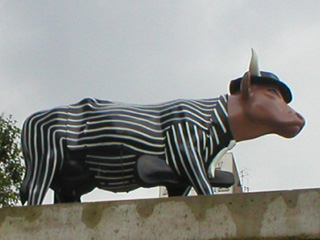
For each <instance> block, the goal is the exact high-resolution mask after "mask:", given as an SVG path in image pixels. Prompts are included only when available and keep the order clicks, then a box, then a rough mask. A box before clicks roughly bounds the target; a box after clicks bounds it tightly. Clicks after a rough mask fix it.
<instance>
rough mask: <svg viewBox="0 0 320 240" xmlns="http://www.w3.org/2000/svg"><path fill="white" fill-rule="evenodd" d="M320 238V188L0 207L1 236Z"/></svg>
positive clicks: (4, 239) (23, 239)
mask: <svg viewBox="0 0 320 240" xmlns="http://www.w3.org/2000/svg"><path fill="white" fill-rule="evenodd" d="M262 238H263V239H278V238H279V239H320V189H310V190H297V191H285V192H266V193H247V194H230V195H219V196H211V197H206V196H200V197H197V196H196V197H181V198H180V197H179V198H161V199H151V200H150V199H148V200H133V201H117V202H97V203H83V204H61V205H46V206H32V207H15V208H3V209H0V239H1V240H9V239H10V240H11V239H12V240H13V239H14V240H28V239H30V240H31V239H32V240H36V239H41V240H49V239H58V240H69V239H70V240H81V239H86V240H87V239H88V240H100V239H110V240H113V239H121V240H126V239H130V240H132V239H137V240H142V239H148V240H152V239H157V240H160V239H165V240H168V239H179V240H182V239H190V240H191V239H197V240H199V239H200V240H201V239H262Z"/></svg>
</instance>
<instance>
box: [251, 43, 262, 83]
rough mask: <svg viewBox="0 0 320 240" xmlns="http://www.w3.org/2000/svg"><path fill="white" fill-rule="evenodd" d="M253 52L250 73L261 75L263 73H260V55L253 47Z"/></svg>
mask: <svg viewBox="0 0 320 240" xmlns="http://www.w3.org/2000/svg"><path fill="white" fill-rule="evenodd" d="M251 52H252V56H251V61H250V66H249V72H250V75H251V76H256V77H260V76H261V74H260V70H259V64H258V55H257V53H256V51H255V50H254V49H253V48H251Z"/></svg>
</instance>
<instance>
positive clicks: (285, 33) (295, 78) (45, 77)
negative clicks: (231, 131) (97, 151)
mask: <svg viewBox="0 0 320 240" xmlns="http://www.w3.org/2000/svg"><path fill="white" fill-rule="evenodd" d="M319 13H320V2H319V1H317V0H314V1H313V0H306V1H302V0H301V1H292V0H291V1H287V0H282V1H261V0H255V1H236V0H233V1H224V0H221V1H211V0H210V1H209V0H208V1H204V0H197V1H178V0H176V1H173V0H172V1H167V0H163V1H156V0H144V1H142V0H137V1H130V0H127V1H121V0H117V1H106V0H104V1H102V0H91V1H83V0H67V1H65V0H61V1H54V0H49V1H42V0H41V1H40V0H24V1H16V0H10V1H9V0H8V1H6V0H0V102H1V105H0V112H4V113H5V115H9V114H12V115H13V118H14V119H16V120H17V121H18V125H19V126H21V125H22V123H23V121H24V119H25V118H27V117H28V116H29V115H31V114H32V113H34V112H36V111H39V110H43V109H48V108H52V107H55V106H59V105H66V104H70V103H75V102H78V101H79V100H81V99H82V98H84V97H87V96H91V97H96V98H101V99H106V100H114V101H121V102H130V103H139V104H152V103H159V102H163V101H168V100H173V99H177V98H191V99H199V98H212V97H216V96H219V95H220V94H224V93H228V85H229V82H230V80H232V79H234V78H237V77H239V76H242V75H243V73H244V72H245V71H247V67H248V64H249V60H250V55H251V51H250V49H251V48H252V47H253V48H255V49H256V51H257V52H258V55H259V60H260V68H261V70H266V71H271V72H274V73H276V74H277V75H278V76H279V77H280V78H281V79H282V80H283V81H284V82H286V83H287V84H288V85H289V86H290V88H291V89H292V91H293V94H294V100H293V102H292V103H291V104H290V105H291V106H292V107H293V108H294V109H296V110H297V111H299V112H300V113H301V114H302V115H303V116H304V117H305V118H306V120H307V124H306V127H305V128H304V130H303V131H302V132H301V134H300V135H298V136H297V137H296V138H293V139H285V138H281V137H279V136H276V135H269V136H263V137H261V138H259V139H254V140H250V141H247V142H241V143H238V144H237V146H236V147H235V148H234V149H233V151H232V152H233V154H234V156H235V158H236V160H237V164H238V168H239V170H246V172H247V173H248V174H249V176H248V177H246V178H247V184H248V186H249V188H250V191H270V190H291V189H301V188H317V187H320V174H319V167H320V164H319V143H318V141H319V140H318V139H319V136H320V128H319V120H320V113H319V107H318V105H319V99H320V97H319V89H320V79H319V75H320V71H319V63H320V14H319ZM157 195H158V191H157V190H156V189H151V190H150V189H143V190H139V191H135V192H133V193H132V194H109V193H107V192H106V191H94V192H93V193H91V194H88V195H86V196H84V197H83V199H84V200H85V201H101V200H110V199H123V198H144V197H157ZM48 199H49V200H48ZM50 201H51V200H50V194H49V195H48V198H47V199H46V202H50Z"/></svg>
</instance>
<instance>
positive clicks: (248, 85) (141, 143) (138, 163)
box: [21, 51, 305, 205]
mask: <svg viewBox="0 0 320 240" xmlns="http://www.w3.org/2000/svg"><path fill="white" fill-rule="evenodd" d="M230 93H231V94H230V95H221V96H219V97H217V98H212V99H203V100H175V101H171V102H166V103H162V104H157V105H130V104H124V103H115V102H111V101H103V100H98V99H94V98H86V99H84V100H82V101H81V102H79V103H76V104H72V105H68V106H65V107H58V108H54V109H51V110H47V111H42V112H38V113H36V114H34V115H32V116H30V117H29V118H28V119H27V120H26V121H25V123H24V126H23V131H22V146H23V154H24V158H25V161H26V169H27V171H26V174H25V177H24V180H23V183H22V186H21V201H22V203H23V204H24V203H25V202H26V201H27V202H28V204H29V205H36V204H41V203H42V201H43V199H44V197H45V194H46V192H47V190H48V189H49V188H51V189H53V190H54V192H55V202H56V203H58V202H76V201H80V197H81V196H82V195H83V194H85V193H88V192H90V191H92V190H93V189H94V188H96V187H98V188H100V189H105V190H108V191H113V192H128V191H131V190H133V189H136V188H138V187H153V186H159V185H162V186H165V187H167V189H168V193H169V196H177V195H185V194H186V193H187V192H188V191H189V190H190V188H191V187H194V189H195V190H196V192H197V193H198V194H205V195H211V194H213V192H212V187H213V186H218V187H219V186H230V185H232V184H233V176H232V174H231V173H228V172H222V171H217V170H215V169H214V162H216V161H217V159H218V158H220V157H221V156H222V155H223V153H225V152H226V151H227V150H228V149H231V148H232V147H233V146H234V145H235V142H239V141H243V140H247V139H252V138H255V137H259V136H262V135H265V134H270V133H275V134H279V135H281V136H283V137H288V138H290V137H294V136H295V135H297V134H298V133H299V132H300V131H301V129H302V128H303V126H304V123H305V122H304V119H303V117H302V116H301V115H300V114H298V113H296V112H295V111H294V110H293V109H291V108H290V107H289V106H288V103H289V102H290V101H291V100H292V95H291V91H290V89H289V88H288V87H287V86H286V85H285V84H284V83H283V82H281V81H280V80H279V79H278V78H277V76H276V75H274V74H273V73H268V72H260V70H259V69H258V63H257V57H256V54H255V52H254V51H253V56H252V59H251V63H250V68H249V71H248V72H246V73H245V75H244V76H243V77H241V78H238V79H235V80H233V81H231V83H230Z"/></svg>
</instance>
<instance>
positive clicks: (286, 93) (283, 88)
mask: <svg viewBox="0 0 320 240" xmlns="http://www.w3.org/2000/svg"><path fill="white" fill-rule="evenodd" d="M241 80H242V77H241V78H237V79H234V80H232V81H231V82H230V85H229V89H230V93H231V94H234V93H236V92H238V91H240V85H241ZM251 83H252V84H263V85H274V86H277V87H278V88H279V90H280V92H281V94H282V96H283V99H284V100H285V102H286V103H290V102H291V101H292V93H291V90H290V88H289V87H288V86H287V85H286V84H285V83H284V82H281V81H280V79H279V78H278V76H277V75H275V74H274V73H271V72H264V71H261V72H260V76H252V77H251Z"/></svg>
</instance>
